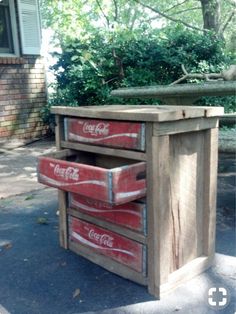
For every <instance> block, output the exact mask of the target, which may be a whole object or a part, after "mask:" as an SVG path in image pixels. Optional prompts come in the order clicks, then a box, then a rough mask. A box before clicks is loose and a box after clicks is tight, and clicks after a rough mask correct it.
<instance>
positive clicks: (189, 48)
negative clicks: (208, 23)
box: [43, 26, 235, 121]
mask: <svg viewBox="0 0 236 314" xmlns="http://www.w3.org/2000/svg"><path fill="white" fill-rule="evenodd" d="M228 63H230V60H229V58H228V57H226V56H225V55H224V53H223V47H222V43H221V42H220V41H219V40H217V39H216V38H215V37H214V36H213V35H212V34H210V33H208V34H205V35H202V34H200V33H197V32H193V31H187V30H184V29H183V28H182V27H180V26H178V27H176V28H175V29H173V28H166V29H165V30H164V31H163V30H162V31H161V30H158V31H157V30H155V31H147V30H142V32H141V31H138V32H133V33H130V32H124V31H123V32H121V33H115V34H114V36H112V37H111V36H110V34H106V33H104V34H101V33H100V34H94V36H91V37H90V38H89V39H86V40H84V39H83V40H82V39H73V40H67V42H66V43H64V44H63V46H62V53H61V54H60V55H58V62H57V63H56V64H55V65H54V66H53V70H54V72H55V75H56V81H57V83H56V86H55V94H54V95H53V97H51V99H50V102H49V104H48V105H47V107H45V108H44V109H43V110H44V112H43V115H44V121H47V120H48V119H51V116H50V112H49V111H50V106H51V105H64V106H86V105H104V104H112V103H117V102H119V103H126V104H127V103H133V104H134V103H140V100H125V101H124V100H123V101H122V100H121V99H114V98H112V97H110V96H109V94H110V91H111V90H112V89H116V88H119V87H130V86H145V85H146V86H147V85H158V84H161V85H165V84H170V83H171V82H173V81H175V80H177V79H178V78H179V77H180V76H182V70H181V64H184V65H185V67H186V68H187V70H188V71H189V72H190V71H191V72H203V73H207V72H219V71H221V70H222V68H226V67H227V64H228ZM227 99H229V98H227ZM210 101H212V99H211V100H210ZM141 102H142V103H149V104H150V103H157V101H156V100H155V101H154V100H145V101H144V100H141ZM200 104H201V105H203V104H207V105H212V104H213V105H222V104H223V105H225V108H226V111H228V112H229V111H233V110H234V109H233V107H234V106H235V103H234V102H233V100H232V98H231V99H230V101H228V100H227V101H226V102H225V103H222V101H221V102H220V101H219V100H218V98H215V100H214V101H213V102H209V100H207V98H206V99H205V100H201V102H200Z"/></svg>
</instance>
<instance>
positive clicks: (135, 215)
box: [69, 193, 146, 234]
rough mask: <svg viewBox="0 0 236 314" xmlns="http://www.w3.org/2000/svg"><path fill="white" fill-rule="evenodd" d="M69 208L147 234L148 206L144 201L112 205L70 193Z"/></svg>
mask: <svg viewBox="0 0 236 314" xmlns="http://www.w3.org/2000/svg"><path fill="white" fill-rule="evenodd" d="M69 206H70V207H71V208H74V209H77V210H78V211H80V212H82V213H85V214H87V215H90V216H93V217H97V218H99V219H103V220H106V221H109V222H112V223H115V224H117V225H120V226H123V227H126V228H129V229H132V230H135V231H138V232H142V233H144V234H146V204H145V202H144V201H143V200H140V201H136V202H129V203H125V204H122V205H110V204H107V203H104V202H102V201H98V200H94V199H91V198H88V197H85V196H82V195H79V194H75V193H70V194H69Z"/></svg>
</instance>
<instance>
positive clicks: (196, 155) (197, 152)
mask: <svg viewBox="0 0 236 314" xmlns="http://www.w3.org/2000/svg"><path fill="white" fill-rule="evenodd" d="M204 133H205V131H199V132H192V133H183V134H177V135H171V136H170V173H171V179H170V186H171V190H170V200H171V226H172V227H171V228H172V240H171V246H172V265H171V272H173V271H175V270H176V269H179V268H181V267H182V266H184V265H185V264H187V263H188V262H190V261H192V260H194V259H195V258H197V257H199V256H201V255H203V244H202V238H203V235H202V225H203V212H204V204H203V198H204V178H205V177H204V167H203V163H204Z"/></svg>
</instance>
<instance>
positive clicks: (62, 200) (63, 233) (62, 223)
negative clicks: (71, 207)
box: [58, 190, 68, 249]
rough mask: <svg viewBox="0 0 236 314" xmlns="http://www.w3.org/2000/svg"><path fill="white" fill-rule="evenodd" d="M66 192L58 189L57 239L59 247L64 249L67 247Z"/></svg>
mask: <svg viewBox="0 0 236 314" xmlns="http://www.w3.org/2000/svg"><path fill="white" fill-rule="evenodd" d="M66 208H67V193H66V192H64V191H61V190H58V210H59V241H60V245H61V247H63V248H64V249H67V248H68V241H67V239H68V238H67V233H68V227H67V214H66Z"/></svg>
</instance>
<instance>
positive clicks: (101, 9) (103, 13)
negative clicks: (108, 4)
mask: <svg viewBox="0 0 236 314" xmlns="http://www.w3.org/2000/svg"><path fill="white" fill-rule="evenodd" d="M96 3H97V5H98V7H99V9H100V11H101V12H102V15H103V16H104V18H105V20H106V21H107V26H108V28H109V27H110V20H109V18H108V16H107V15H106V14H105V12H104V11H103V8H102V6H101V4H100V2H99V1H98V0H96Z"/></svg>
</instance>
